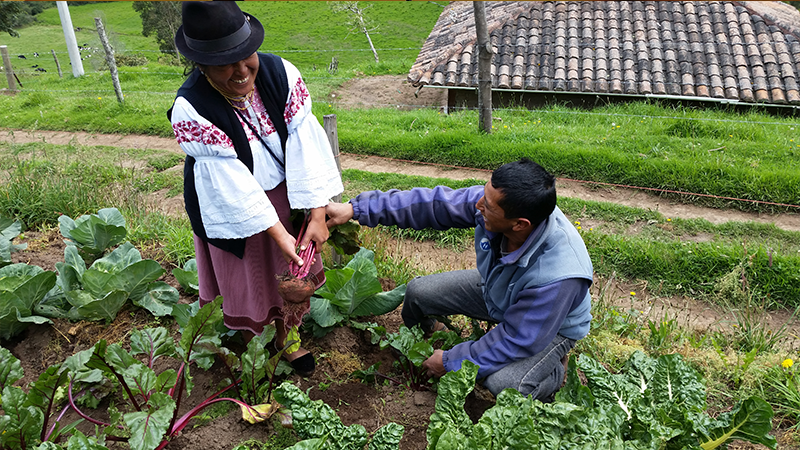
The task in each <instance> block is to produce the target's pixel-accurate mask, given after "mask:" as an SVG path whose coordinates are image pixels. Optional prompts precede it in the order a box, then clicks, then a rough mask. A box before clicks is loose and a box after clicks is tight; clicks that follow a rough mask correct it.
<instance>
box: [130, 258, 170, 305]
mask: <svg viewBox="0 0 800 450" xmlns="http://www.w3.org/2000/svg"><path fill="white" fill-rule="evenodd" d="M153 262H155V261H153ZM156 264H158V263H156ZM131 299H133V297H131ZM178 300H180V294H178V290H177V289H175V288H174V287H172V286H170V285H168V284H167V283H165V282H163V281H154V282H152V283H150V284H148V285H147V289H146V290H145V293H144V295H142V296H141V297H140V298H138V299H135V300H133V303H134V304H136V305H137V306H140V307H142V308H144V309H146V310H148V311H150V312H151V313H152V314H153V315H154V316H156V317H163V316H168V315H170V314H172V307H173V306H175V305H176V304H177V303H178Z"/></svg>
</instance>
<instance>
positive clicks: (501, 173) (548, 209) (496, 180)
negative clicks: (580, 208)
mask: <svg viewBox="0 0 800 450" xmlns="http://www.w3.org/2000/svg"><path fill="white" fill-rule="evenodd" d="M491 182H492V186H493V187H494V188H495V189H497V190H499V191H500V192H501V193H502V194H503V197H502V199H501V200H500V201H498V202H497V203H498V206H500V207H501V208H503V212H504V213H505V217H506V219H518V218H525V219H528V220H530V221H531V223H532V224H533V226H536V225H538V224H539V223H541V222H542V221H544V220H545V219H547V217H548V216H549V215H550V214H551V213H552V212H553V210H554V209H555V207H556V179H555V177H554V176H553V175H551V174H550V173H549V172H548V171H546V170H545V169H544V168H543V167H542V166H540V165H539V164H536V163H535V162H533V161H531V160H530V159H528V158H522V159H520V160H519V161H514V162H510V163H507V164H503V165H502V166H500V167H499V168H497V169H496V170H495V171H494V172H493V173H492V180H491Z"/></svg>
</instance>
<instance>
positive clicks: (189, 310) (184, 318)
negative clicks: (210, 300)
mask: <svg viewBox="0 0 800 450" xmlns="http://www.w3.org/2000/svg"><path fill="white" fill-rule="evenodd" d="M198 311H200V300H196V301H194V302H192V303H191V304H188V305H187V304H183V303H178V304H177V305H175V306H173V307H172V316H173V317H175V322H177V323H178V326H180V328H181V330H183V329H184V328H186V326H187V325H189V320H190V319H191V318H192V317H194V316H195V315H197V312H198Z"/></svg>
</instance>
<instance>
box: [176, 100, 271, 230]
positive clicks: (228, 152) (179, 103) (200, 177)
mask: <svg viewBox="0 0 800 450" xmlns="http://www.w3.org/2000/svg"><path fill="white" fill-rule="evenodd" d="M172 129H173V131H174V132H175V139H176V140H177V141H178V143H179V144H180V146H181V149H183V151H184V152H185V153H186V154H187V155H189V156H191V157H193V158H195V164H194V184H195V190H196V191H197V200H198V203H199V205H200V215H201V217H202V219H203V227H204V228H205V231H206V234H207V235H208V237H210V238H218V239H237V238H245V237H249V236H252V235H254V234H256V233H259V232H261V231H264V230H266V229H267V228H269V227H271V226H273V225H275V224H276V223H277V222H278V214H277V213H276V211H275V208H274V207H273V206H272V203H270V201H269V198H267V195H266V194H265V193H264V189H262V188H261V186H260V185H259V183H258V181H257V180H256V179H255V177H253V175H252V174H251V173H250V171H249V170H248V169H247V167H246V166H245V165H244V164H243V163H242V162H241V161H240V160H239V159H238V158H237V157H236V151H235V150H234V148H233V143H232V141H231V139H230V138H229V137H228V136H227V135H226V134H225V133H223V132H222V130H220V129H219V128H217V127H216V126H214V125H213V124H212V123H211V122H209V121H208V120H207V119H206V118H204V117H202V116H201V115H200V114H199V113H198V112H197V111H196V110H195V109H194V107H193V106H192V105H191V104H190V103H189V102H188V101H187V100H186V99H185V98H183V97H178V98H177V99H176V100H175V104H174V106H173V109H172Z"/></svg>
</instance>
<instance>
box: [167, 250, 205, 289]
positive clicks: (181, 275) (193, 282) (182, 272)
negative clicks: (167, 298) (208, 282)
mask: <svg viewBox="0 0 800 450" xmlns="http://www.w3.org/2000/svg"><path fill="white" fill-rule="evenodd" d="M172 275H173V276H174V277H175V279H176V280H178V283H180V285H181V288H183V291H184V292H186V293H187V294H189V295H195V294H197V293H198V292H200V284H199V282H198V281H197V260H195V259H194V258H192V259H190V260H188V261H186V263H185V264H184V265H183V269H180V268H177V267H176V268H174V269H172Z"/></svg>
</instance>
